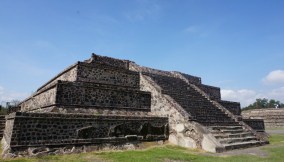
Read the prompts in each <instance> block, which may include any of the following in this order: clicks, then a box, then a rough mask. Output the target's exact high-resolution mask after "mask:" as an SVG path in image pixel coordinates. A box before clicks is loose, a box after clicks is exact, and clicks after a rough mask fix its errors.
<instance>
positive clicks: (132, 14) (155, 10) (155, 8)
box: [126, 0, 162, 22]
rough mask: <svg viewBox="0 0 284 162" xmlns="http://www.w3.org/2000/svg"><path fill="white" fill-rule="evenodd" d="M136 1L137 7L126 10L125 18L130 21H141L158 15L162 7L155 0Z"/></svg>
mask: <svg viewBox="0 0 284 162" xmlns="http://www.w3.org/2000/svg"><path fill="white" fill-rule="evenodd" d="M136 2H137V6H139V7H137V8H135V9H133V10H131V11H128V12H126V18H127V19H128V20H130V21H132V22H137V21H143V20H145V19H148V18H151V19H155V18H157V17H159V15H160V13H161V11H162V7H161V5H159V4H158V3H156V2H155V1H149V0H142V1H141V0H140V1H136Z"/></svg>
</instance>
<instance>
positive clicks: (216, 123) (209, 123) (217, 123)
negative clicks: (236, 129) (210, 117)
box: [197, 119, 239, 126]
mask: <svg viewBox="0 0 284 162" xmlns="http://www.w3.org/2000/svg"><path fill="white" fill-rule="evenodd" d="M197 121H198V122H199V123H201V124H203V125H205V126H228V125H230V126H239V123H236V122H233V121H200V120H198V119H197Z"/></svg>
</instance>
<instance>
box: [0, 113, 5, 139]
mask: <svg viewBox="0 0 284 162" xmlns="http://www.w3.org/2000/svg"><path fill="white" fill-rule="evenodd" d="M5 123H6V120H5V115H0V138H2V137H3V133H4V129H5Z"/></svg>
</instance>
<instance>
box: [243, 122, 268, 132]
mask: <svg viewBox="0 0 284 162" xmlns="http://www.w3.org/2000/svg"><path fill="white" fill-rule="evenodd" d="M243 121H244V122H245V123H246V124H247V125H249V126H250V127H251V128H252V129H254V130H256V131H258V132H264V131H265V127H264V121H263V119H243Z"/></svg>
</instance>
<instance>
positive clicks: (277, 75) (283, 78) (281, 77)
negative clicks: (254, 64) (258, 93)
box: [262, 70, 284, 84]
mask: <svg viewBox="0 0 284 162" xmlns="http://www.w3.org/2000/svg"><path fill="white" fill-rule="evenodd" d="M262 81H263V83H265V84H284V70H274V71H271V72H270V73H269V74H268V75H267V76H266V77H265V78H264V79H263V80H262Z"/></svg>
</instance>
